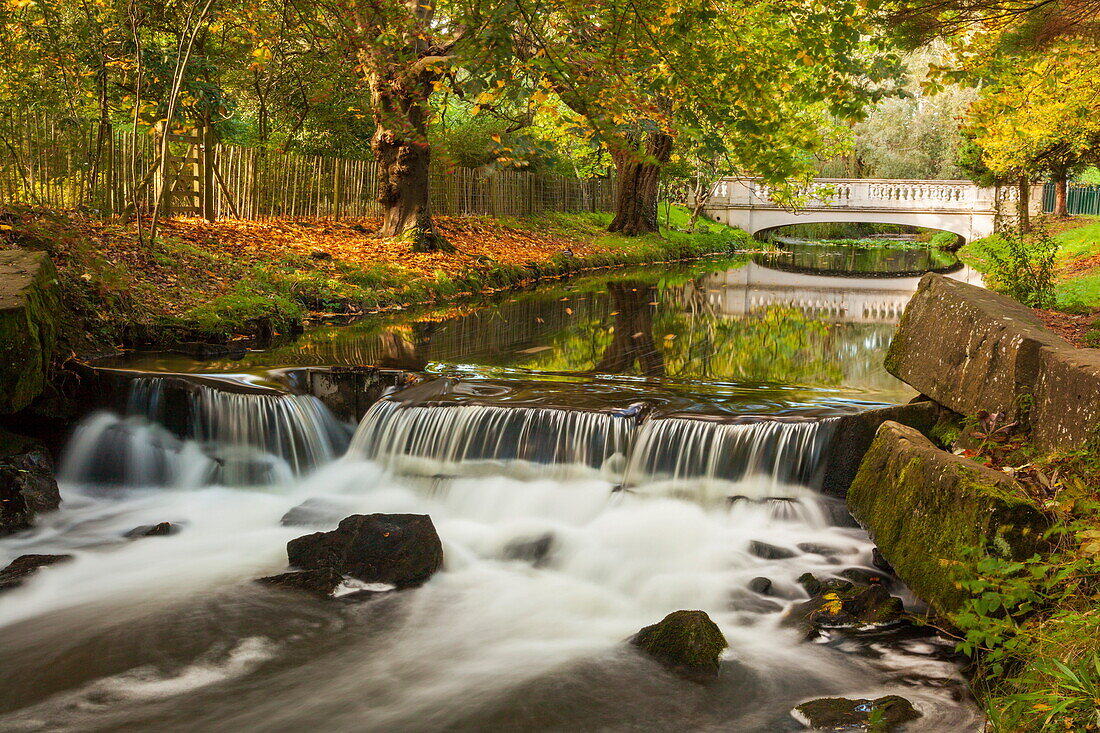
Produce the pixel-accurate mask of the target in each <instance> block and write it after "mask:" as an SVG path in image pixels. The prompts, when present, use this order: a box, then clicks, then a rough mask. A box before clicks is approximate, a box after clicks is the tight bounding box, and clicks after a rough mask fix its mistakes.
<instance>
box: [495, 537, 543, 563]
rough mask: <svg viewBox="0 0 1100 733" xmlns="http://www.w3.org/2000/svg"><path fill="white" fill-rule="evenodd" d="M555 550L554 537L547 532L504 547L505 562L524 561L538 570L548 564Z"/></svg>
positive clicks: (514, 541)
mask: <svg viewBox="0 0 1100 733" xmlns="http://www.w3.org/2000/svg"><path fill="white" fill-rule="evenodd" d="M553 549H554V535H552V534H550V533H549V532H547V533H546V534H544V535H540V536H538V537H534V538H531V539H522V540H513V541H512V542H509V543H508V544H507V545H506V546H505V547H504V553H503V554H504V559H505V560H522V561H524V562H529V563H531V564H532V565H534V566H535V567H536V568H538V567H542V566H543V565H545V564H546V561H547V559H548V558H549V556H550V552H551V551H552V550H553Z"/></svg>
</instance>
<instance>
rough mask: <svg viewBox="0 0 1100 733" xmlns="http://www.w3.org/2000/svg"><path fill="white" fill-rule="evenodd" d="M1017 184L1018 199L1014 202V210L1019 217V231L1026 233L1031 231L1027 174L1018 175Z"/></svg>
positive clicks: (1029, 186) (1029, 190)
mask: <svg viewBox="0 0 1100 733" xmlns="http://www.w3.org/2000/svg"><path fill="white" fill-rule="evenodd" d="M1017 186H1018V191H1019V200H1018V201H1017V202H1016V211H1017V216H1018V217H1019V224H1020V233H1021V234H1027V233H1028V232H1030V231H1031V211H1030V207H1031V201H1030V193H1031V181H1029V180H1028V178H1027V176H1020V180H1019V181H1018V182H1017Z"/></svg>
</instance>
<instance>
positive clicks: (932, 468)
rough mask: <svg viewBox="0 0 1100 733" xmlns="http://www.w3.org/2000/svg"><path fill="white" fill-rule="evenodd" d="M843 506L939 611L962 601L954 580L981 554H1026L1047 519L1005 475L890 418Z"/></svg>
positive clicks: (962, 594)
mask: <svg viewBox="0 0 1100 733" xmlns="http://www.w3.org/2000/svg"><path fill="white" fill-rule="evenodd" d="M848 506H849V509H850V510H851V512H852V514H853V516H855V518H856V519H857V520H859V522H860V524H862V525H863V526H864V527H865V528H867V529H868V531H869V532H870V533H871V536H872V537H873V539H874V540H875V542H876V544H877V545H878V546H879V549H880V550H881V551H882V554H883V555H884V556H885V558H886V559H887V560H888V561H889V562H890V564H891V565H892V566H893V567H894V569H895V570H896V571H897V574H898V576H899V577H900V578H901V579H902V580H903V581H905V583H906V584H907V585H908V586H909V587H910V588H911V589H912V590H913V592H914V593H916V594H917V595H918V596H919V597H921V598H923V599H924V600H926V601H927V602H928V603H929V604H931V605H932V607H933V608H935V609H936V610H937V611H939V612H941V613H946V612H950V611H953V610H955V609H957V608H958V607H959V605H960V604H961V603H962V601H963V599H964V598H965V592H964V591H963V590H962V589H961V588H960V587H959V586H958V585H957V582H956V581H957V579H958V578H959V577H964V576H965V575H966V574H968V568H969V567H972V565H973V563H975V562H976V561H977V560H978V559H979V558H980V557H981V556H982V555H983V554H996V555H1000V556H1005V557H1011V558H1013V559H1020V558H1023V557H1026V556H1029V555H1030V554H1032V553H1034V552H1035V551H1036V550H1037V549H1038V548H1039V547H1040V545H1041V537H1042V533H1043V531H1044V530H1045V528H1046V527H1047V525H1048V522H1047V519H1046V517H1045V516H1044V515H1043V514H1042V513H1041V512H1040V511H1039V509H1038V508H1037V507H1036V506H1035V504H1034V502H1032V501H1031V499H1030V498H1028V496H1027V495H1026V494H1025V492H1024V491H1023V488H1022V487H1021V486H1020V485H1019V484H1017V483H1016V482H1015V481H1014V480H1012V479H1011V478H1009V477H1008V476H1007V475H1005V474H1003V473H1001V472H999V471H994V470H992V469H989V468H986V467H985V466H981V465H979V464H977V463H975V462H974V461H971V460H969V459H965V458H962V457H960V456H955V455H953V454H951V453H947V452H945V451H942V450H940V449H938V448H937V447H936V446H935V445H933V444H932V443H931V442H930V441H929V440H928V439H927V438H925V437H924V436H922V435H921V434H920V433H918V432H917V431H916V430H913V429H911V428H907V427H905V426H902V425H899V424H897V423H892V422H887V423H883V425H882V427H881V428H879V431H878V434H877V435H876V437H875V441H874V442H873V443H872V444H871V448H870V450H868V452H867V455H866V456H865V457H864V459H863V462H862V463H861V465H860V469H859V472H858V473H857V475H856V478H855V481H853V483H852V487H851V489H850V490H849V492H848Z"/></svg>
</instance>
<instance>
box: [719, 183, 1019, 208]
mask: <svg viewBox="0 0 1100 733" xmlns="http://www.w3.org/2000/svg"><path fill="white" fill-rule="evenodd" d="M772 191H773V189H772V188H771V187H769V186H767V185H765V184H763V183H761V182H759V181H756V180H752V179H744V180H740V179H732V178H730V179H724V180H722V181H720V182H719V183H717V184H716V185H715V187H714V193H713V195H712V196H711V201H710V202H709V205H711V206H713V205H725V206H728V207H734V208H741V207H745V208H768V207H774V208H792V209H794V210H799V211H808V210H815V209H836V208H860V209H882V208H888V209H891V210H894V211H897V210H910V211H930V210H936V211H942V210H952V211H992V210H994V209H995V208H996V205H997V203H999V202H1014V201H1016V200H1017V198H1018V192H1017V191H1016V189H1015V188H1012V187H1005V188H1001V189H999V191H998V190H997V189H993V188H983V187H981V186H977V185H975V184H973V183H971V182H970V181H902V180H879V179H829V178H819V179H815V180H814V181H813V183H811V184H810V185H808V186H806V187H804V188H802V189H800V190H799V191H798V192H797V196H796V198H797V199H798V200H799V203H798V205H797V206H793V207H783V206H782V205H781V204H779V203H777V202H776V200H775V199H774V198H773V196H772Z"/></svg>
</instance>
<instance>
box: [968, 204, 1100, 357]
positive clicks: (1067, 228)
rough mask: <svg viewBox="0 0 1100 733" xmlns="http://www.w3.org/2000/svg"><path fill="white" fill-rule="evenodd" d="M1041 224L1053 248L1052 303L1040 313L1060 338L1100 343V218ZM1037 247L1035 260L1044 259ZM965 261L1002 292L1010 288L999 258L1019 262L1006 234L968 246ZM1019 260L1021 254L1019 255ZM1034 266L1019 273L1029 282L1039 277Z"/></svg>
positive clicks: (1047, 221) (1093, 343)
mask: <svg viewBox="0 0 1100 733" xmlns="http://www.w3.org/2000/svg"><path fill="white" fill-rule="evenodd" d="M1039 227H1040V229H1041V230H1044V231H1046V232H1048V233H1049V235H1050V237H1051V239H1052V240H1053V245H1052V246H1053V252H1052V273H1051V274H1052V277H1053V281H1052V291H1053V292H1052V296H1053V297H1052V302H1051V303H1050V304H1049V307H1048V308H1045V309H1043V310H1041V311H1040V312H1039V315H1040V317H1041V318H1043V320H1044V321H1046V323H1047V325H1048V326H1050V327H1051V328H1053V329H1054V330H1056V331H1058V332H1059V333H1060V334H1061V335H1062V336H1064V337H1066V338H1068V339H1070V340H1071V341H1074V342H1076V343H1078V344H1079V345H1082V346H1094V347H1095V346H1100V319H1097V312H1098V311H1100V218H1098V217H1091V216H1090V217H1086V216H1080V217H1074V218H1072V219H1066V220H1058V219H1051V218H1044V219H1042V220H1040V222H1039ZM1039 249H1041V247H1039V248H1037V249H1036V250H1035V252H1034V256H1035V257H1036V258H1040V257H1041V253H1040V252H1039V251H1038V250H1039ZM959 255H960V257H961V258H962V259H963V261H964V262H966V263H967V264H969V265H970V266H971V267H973V268H975V269H976V270H978V271H980V272H982V273H985V274H986V275H987V277H988V279H989V280H990V282H989V284H990V285H991V286H992V287H994V288H996V289H999V290H1010V289H1011V283H1008V282H1006V280H1007V279H1010V278H1011V277H1014V276H1013V275H1012V274H1011V273H1008V276H1007V277H1006V276H1005V275H1004V274H1000V272H1001V271H1002V270H1003V269H1004V268H1003V267H1000V266H998V260H1001V261H1008V262H1009V263H1012V262H1014V261H1015V260H1014V259H1013V257H1012V256H1011V253H1010V251H1009V248H1008V246H1007V242H1006V240H1005V239H1004V238H1003V237H1000V236H997V235H994V236H992V237H986V238H984V239H979V240H976V241H974V242H972V243H970V244H967V245H966V246H965V247H963V248H962V249H961V250H960V251H959ZM1016 259H1017V260H1018V258H1016ZM1035 272H1036V268H1035V267H1031V268H1028V267H1021V268H1019V275H1017V277H1021V278H1027V279H1030V280H1035V279H1037V278H1036V277H1035Z"/></svg>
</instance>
